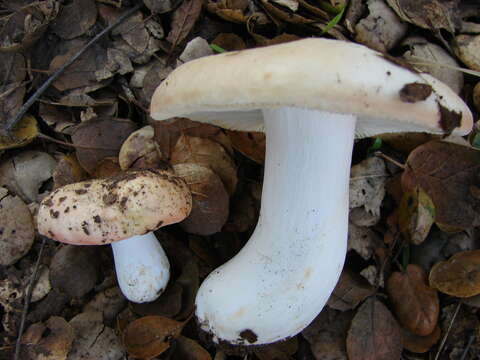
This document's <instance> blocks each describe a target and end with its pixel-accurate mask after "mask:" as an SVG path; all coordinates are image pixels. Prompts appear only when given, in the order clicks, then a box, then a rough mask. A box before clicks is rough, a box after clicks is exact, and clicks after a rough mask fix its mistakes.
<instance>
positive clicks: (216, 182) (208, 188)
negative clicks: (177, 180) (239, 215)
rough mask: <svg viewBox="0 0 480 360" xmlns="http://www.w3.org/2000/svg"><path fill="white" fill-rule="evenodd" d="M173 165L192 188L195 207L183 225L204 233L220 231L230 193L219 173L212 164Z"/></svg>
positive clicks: (204, 234)
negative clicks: (216, 172)
mask: <svg viewBox="0 0 480 360" xmlns="http://www.w3.org/2000/svg"><path fill="white" fill-rule="evenodd" d="M173 169H174V171H175V174H177V175H178V176H180V177H181V178H183V179H184V180H185V182H186V183H187V185H188V187H189V189H190V191H191V192H192V210H191V211H190V215H188V217H187V218H186V219H185V220H183V221H182V222H181V223H180V226H181V227H182V229H183V230H185V231H186V232H188V233H191V234H196V235H202V236H208V235H212V234H214V233H217V232H219V231H221V229H222V227H223V225H225V222H226V221H227V218H228V210H229V196H228V193H227V191H226V190H225V187H224V186H223V183H222V180H220V177H219V176H218V175H217V174H215V173H214V172H213V171H212V170H210V168H208V167H205V166H202V165H198V164H193V163H184V164H176V165H174V166H173Z"/></svg>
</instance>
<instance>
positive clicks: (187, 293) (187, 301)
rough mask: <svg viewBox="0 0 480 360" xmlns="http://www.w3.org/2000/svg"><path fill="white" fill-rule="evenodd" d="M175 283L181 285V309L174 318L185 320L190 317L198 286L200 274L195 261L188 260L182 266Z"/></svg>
mask: <svg viewBox="0 0 480 360" xmlns="http://www.w3.org/2000/svg"><path fill="white" fill-rule="evenodd" d="M177 284H180V285H181V286H182V311H180V313H178V314H177V315H176V316H175V318H176V319H178V320H182V321H183V320H185V319H188V318H189V317H190V315H191V314H192V313H193V310H194V309H195V296H196V295H197V291H198V287H199V286H200V274H199V269H198V265H197V263H196V261H194V260H191V261H189V262H188V263H187V264H186V265H185V266H184V268H183V270H182V273H181V275H180V277H179V278H178V279H177Z"/></svg>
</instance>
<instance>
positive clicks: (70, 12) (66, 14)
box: [51, 0, 97, 39]
mask: <svg viewBox="0 0 480 360" xmlns="http://www.w3.org/2000/svg"><path fill="white" fill-rule="evenodd" d="M96 20H97V7H96V5H95V1H94V0H74V1H72V2H71V3H70V4H67V5H64V6H62V9H61V10H60V13H59V15H58V16H57V18H56V19H55V20H54V21H53V23H52V24H51V28H52V30H53V32H54V33H56V34H57V35H58V36H60V37H61V38H62V39H73V38H76V37H77V36H80V35H83V34H85V32H86V31H88V29H90V28H91V27H92V26H93V25H94V24H95V21H96Z"/></svg>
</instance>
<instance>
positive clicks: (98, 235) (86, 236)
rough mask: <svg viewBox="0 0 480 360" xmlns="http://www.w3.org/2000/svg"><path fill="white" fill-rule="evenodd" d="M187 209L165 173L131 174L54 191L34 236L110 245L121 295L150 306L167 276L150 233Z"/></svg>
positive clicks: (175, 181) (183, 194)
mask: <svg viewBox="0 0 480 360" xmlns="http://www.w3.org/2000/svg"><path fill="white" fill-rule="evenodd" d="M191 204H192V198H191V194H190V191H189V190H188V187H187V185H186V184H185V182H184V181H183V180H182V179H180V178H179V177H177V176H175V175H173V174H171V173H169V172H167V171H163V170H141V171H130V172H125V173H120V174H118V175H116V176H114V177H111V178H107V179H94V180H87V181H83V182H79V183H74V184H69V185H66V186H63V187H61V188H59V189H57V190H55V191H53V192H52V193H51V194H50V195H49V196H47V197H46V198H45V199H44V200H43V201H42V203H41V204H40V208H39V211H38V231H39V232H40V233H41V234H43V235H45V236H48V237H50V238H52V239H55V240H57V241H60V242H63V243H68V244H77V245H101V244H110V243H111V244H112V249H113V255H114V258H115V267H116V271H117V278H118V282H119V285H120V288H121V289H122V292H123V293H124V295H125V296H126V297H127V298H128V299H129V300H130V301H133V302H146V301H153V300H155V299H156V298H157V297H158V296H160V294H161V293H162V291H163V290H164V289H165V287H166V284H167V282H168V279H169V276H170V264H169V262H168V259H167V257H166V255H165V252H164V251H163V249H162V247H161V246H160V244H159V243H158V241H157V239H156V237H155V234H154V233H153V231H154V230H156V229H158V228H160V227H162V226H166V225H169V224H174V223H177V222H179V221H182V220H183V219H184V218H185V217H187V216H188V214H189V213H190V210H191ZM119 240H122V241H119Z"/></svg>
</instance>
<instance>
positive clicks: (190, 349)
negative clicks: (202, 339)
mask: <svg viewBox="0 0 480 360" xmlns="http://www.w3.org/2000/svg"><path fill="white" fill-rule="evenodd" d="M173 357H174V358H175V359H182V360H212V357H211V356H210V354H209V353H208V351H207V350H205V349H204V348H203V347H202V346H200V344H199V343H198V342H196V341H195V340H192V339H189V338H187V337H185V336H181V335H180V336H179V337H178V339H177V341H176V347H175V351H174V353H173Z"/></svg>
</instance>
